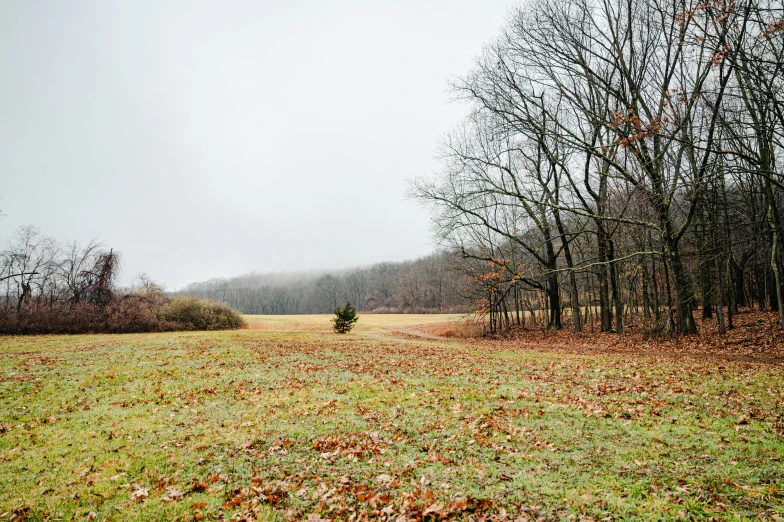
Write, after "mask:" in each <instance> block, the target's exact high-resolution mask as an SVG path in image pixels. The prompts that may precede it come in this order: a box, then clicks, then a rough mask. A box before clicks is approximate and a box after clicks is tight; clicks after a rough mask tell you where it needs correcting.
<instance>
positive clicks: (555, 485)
mask: <svg viewBox="0 0 784 522" xmlns="http://www.w3.org/2000/svg"><path fill="white" fill-rule="evenodd" d="M378 317H381V319H382V320H383V321H387V322H379V323H373V322H372V321H373V319H374V318H378ZM396 318H399V319H396ZM250 319H251V322H252V323H266V324H267V327H268V328H269V329H267V330H254V331H250V330H241V331H230V332H181V333H176V332H175V333H157V334H144V335H122V336H120V335H118V336H90V335H84V336H68V337H59V336H58V337H51V336H50V337H33V336H26V337H4V338H1V339H0V380H1V381H2V382H1V383H0V462H2V465H0V514H2V516H3V517H6V518H8V517H11V518H13V519H14V520H22V519H30V520H51V519H72V518H77V519H78V518H83V517H88V518H95V519H99V520H104V519H106V520H164V519H165V520H193V519H196V520H228V519H232V518H233V519H235V520H257V519H260V520H284V519H306V518H307V519H312V520H322V519H354V520H362V519H364V517H365V516H367V517H376V518H381V519H389V520H393V519H399V517H402V518H403V519H417V520H422V519H429V520H438V519H449V518H454V519H468V517H469V516H471V517H473V518H474V520H479V519H483V518H484V519H488V520H489V519H490V518H489V517H491V516H493V517H495V518H492V519H493V520H512V519H518V520H539V519H545V520H558V519H561V520H565V519H569V518H571V519H576V518H580V519H581V520H600V519H607V518H608V517H610V518H611V519H623V520H663V519H680V518H683V519H692V520H709V519H714V520H723V519H733V520H746V519H748V520H750V519H769V520H778V518H777V517H781V516H784V471H783V470H784V466H782V462H781V458H782V455H784V416H783V415H782V411H784V410H783V409H782V407H783V406H784V396H783V395H782V390H781V386H780V382H781V379H782V377H784V376H783V375H782V368H781V366H776V365H771V364H761V363H758V362H753V361H747V362H733V361H723V360H718V359H703V360H699V359H685V358H679V357H677V356H674V355H672V356H665V354H660V355H656V356H635V357H630V356H628V355H624V354H612V353H608V354H585V353H579V352H575V351H572V352H567V353H554V352H549V351H548V350H547V349H544V350H543V349H541V348H539V349H537V350H528V349H521V348H520V347H519V346H517V345H516V344H515V343H513V342H509V341H485V340H479V341H470V342H469V341H465V340H443V339H438V340H428V339H424V338H417V337H415V336H414V335H410V334H406V333H405V332H396V331H394V328H401V329H403V328H407V329H410V330H406V331H409V332H412V331H413V329H414V328H415V326H414V323H415V322H416V321H417V319H418V318H416V317H408V318H405V317H401V316H390V319H389V320H384V316H364V317H363V321H362V322H360V323H359V324H358V325H357V327H356V329H355V331H354V332H352V333H350V334H347V335H344V336H337V335H334V334H333V333H331V331H330V323H329V319H330V318H329V316H320V317H316V316H310V317H305V318H302V321H304V322H303V323H299V322H297V321H299V319H296V318H295V319H290V318H280V319H272V318H269V319H265V318H250ZM392 319H395V321H394V322H393V321H392ZM436 319H437V318H434V320H436ZM382 325H386V326H382Z"/></svg>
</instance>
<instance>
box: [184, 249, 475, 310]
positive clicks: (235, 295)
mask: <svg viewBox="0 0 784 522" xmlns="http://www.w3.org/2000/svg"><path fill="white" fill-rule="evenodd" d="M457 263H458V258H457V257H456V256H455V255H453V254H448V253H445V252H437V253H434V254H431V255H428V256H425V257H422V258H419V259H416V260H414V261H401V262H385V263H377V264H375V265H372V266H369V267H358V268H351V269H342V270H311V271H301V272H280V273H269V274H259V273H250V274H244V275H239V276H236V277H231V278H216V279H210V280H208V281H204V282H197V283H191V284H189V285H188V286H187V287H185V288H184V289H183V290H182V291H181V293H184V294H188V295H193V296H197V297H202V298H206V299H213V300H216V301H221V302H224V303H227V304H229V305H230V306H231V307H232V308H235V309H237V310H239V311H241V312H243V313H246V314H317V313H330V312H332V310H333V309H334V308H336V307H337V306H340V305H343V304H345V303H346V301H351V303H353V304H354V305H355V306H356V307H357V308H358V309H359V310H360V311H362V312H376V313H437V312H461V311H467V310H468V305H469V303H470V299H468V298H467V293H468V291H467V282H468V279H467V278H466V277H465V276H463V275H462V274H461V272H460V271H458V270H457V266H458V265H457Z"/></svg>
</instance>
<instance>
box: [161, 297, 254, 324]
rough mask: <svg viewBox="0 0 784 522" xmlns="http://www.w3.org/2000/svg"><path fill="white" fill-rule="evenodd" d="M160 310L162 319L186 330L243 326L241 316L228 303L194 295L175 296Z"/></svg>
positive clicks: (243, 321)
mask: <svg viewBox="0 0 784 522" xmlns="http://www.w3.org/2000/svg"><path fill="white" fill-rule="evenodd" d="M162 312H163V313H162V318H163V320H164V321H167V322H171V323H176V324H179V325H181V326H182V327H183V329H188V330H235V329H237V328H242V327H243V326H245V320H244V319H243V318H242V316H241V315H240V314H239V313H237V312H236V311H234V310H233V309H232V308H230V307H229V306H228V305H226V304H224V303H217V302H214V301H206V300H204V299H197V298H195V297H175V298H174V299H172V300H171V301H169V302H168V303H166V304H165V305H164V306H163V310H162Z"/></svg>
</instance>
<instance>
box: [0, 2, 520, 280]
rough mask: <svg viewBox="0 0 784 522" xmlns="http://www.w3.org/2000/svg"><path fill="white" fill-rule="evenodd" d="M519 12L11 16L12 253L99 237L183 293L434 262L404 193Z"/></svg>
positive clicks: (269, 6)
mask: <svg viewBox="0 0 784 522" xmlns="http://www.w3.org/2000/svg"><path fill="white" fill-rule="evenodd" d="M511 5H513V0H474V1H470V0H432V1H417V0H404V1H383V2H382V1H364V2H360V1H349V0H345V1H343V0H333V1H329V2H327V1H318V2H316V1H313V2H308V1H283V0H279V1H276V2H271V1H263V0H235V1H220V2H219V1H217V0H214V1H209V2H208V1H194V0H187V1H174V0H166V1H161V0H151V1H139V0H127V1H112V0H96V1H80V0H61V1H50V2H44V1H29V0H18V1H16V0H14V1H8V0H0V13H2V14H1V15H0V195H2V198H3V199H2V201H0V209H2V210H3V212H4V214H5V216H4V217H3V218H0V239H2V240H3V241H4V240H5V239H6V238H8V237H9V236H10V235H11V234H12V233H13V231H14V230H15V229H16V228H17V227H18V226H20V225H25V224H33V225H37V226H38V227H40V228H41V231H42V232H43V233H45V234H47V235H50V236H53V237H55V238H56V239H58V240H61V241H66V240H73V239H76V240H79V241H83V242H85V241H88V240H90V239H92V238H99V239H100V240H102V241H104V242H105V243H106V244H107V245H110V246H112V247H114V248H116V249H118V250H120V251H121V252H122V254H123V260H124V261H123V271H124V277H125V278H129V277H133V276H135V275H136V274H137V273H140V272H146V273H148V274H149V275H150V276H152V277H153V278H154V279H156V280H158V281H161V282H163V283H165V284H166V285H167V286H168V287H169V288H177V287H179V286H182V285H184V284H186V283H188V282H191V281H195V280H203V279H207V278H210V277H218V276H231V275H236V274H240V273H244V272H249V271H252V270H255V271H262V272H266V271H281V270H300V269H308V268H340V267H346V266H354V265H361V264H368V263H373V262H378V261H384V260H401V259H408V258H413V257H416V256H419V255H423V254H426V253H428V252H429V251H431V250H432V249H433V244H432V241H431V238H430V225H429V220H428V215H427V214H426V212H424V211H422V210H421V209H420V208H419V207H418V205H417V204H416V203H414V202H411V201H406V200H405V192H406V188H407V185H406V179H407V178H410V177H411V176H414V175H418V174H423V173H427V172H429V171H431V170H432V169H433V168H434V166H435V162H434V160H433V152H434V150H435V147H436V145H437V143H438V140H439V138H440V136H441V135H442V134H443V133H444V132H446V131H448V130H449V129H450V128H451V127H452V126H453V125H454V124H455V123H457V121H458V120H459V119H460V118H461V116H462V115H463V114H464V113H465V110H466V109H465V107H464V106H461V105H460V104H456V103H450V102H449V100H450V95H449V92H448V90H447V80H448V78H449V77H450V76H454V75H459V74H462V73H464V72H467V71H468V70H469V69H470V67H471V64H472V61H473V57H474V56H476V55H477V54H478V53H479V52H480V51H481V48H482V46H483V45H484V44H485V43H487V42H488V41H489V40H491V39H492V38H493V37H494V36H495V35H496V34H497V33H498V31H499V30H500V28H501V26H502V24H503V20H504V17H505V15H506V12H507V10H508V8H509V7H510V6H511ZM346 230H350V232H346Z"/></svg>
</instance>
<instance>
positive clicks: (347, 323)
mask: <svg viewBox="0 0 784 522" xmlns="http://www.w3.org/2000/svg"><path fill="white" fill-rule="evenodd" d="M334 312H335V318H334V319H332V329H333V330H335V331H336V332H337V333H346V332H348V331H351V329H352V328H354V324H356V322H357V321H358V320H359V316H358V315H357V309H356V308H354V307H353V306H351V301H349V302H347V303H346V306H344V307H343V308H340V307H338V308H335V310H334Z"/></svg>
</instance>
